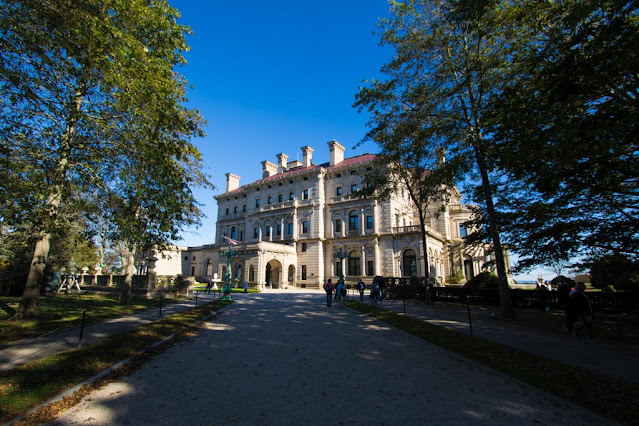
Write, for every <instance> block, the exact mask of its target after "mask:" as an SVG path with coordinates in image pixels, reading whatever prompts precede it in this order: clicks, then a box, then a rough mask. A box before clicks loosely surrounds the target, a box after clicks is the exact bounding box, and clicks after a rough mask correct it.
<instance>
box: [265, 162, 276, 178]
mask: <svg viewBox="0 0 639 426" xmlns="http://www.w3.org/2000/svg"><path fill="white" fill-rule="evenodd" d="M276 173H277V166H276V165H275V164H273V163H271V162H270V161H267V160H264V161H262V179H264V178H267V177H269V176H273V175H274V174H276Z"/></svg>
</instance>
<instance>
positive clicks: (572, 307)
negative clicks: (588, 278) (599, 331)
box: [567, 283, 593, 340]
mask: <svg viewBox="0 0 639 426" xmlns="http://www.w3.org/2000/svg"><path fill="white" fill-rule="evenodd" d="M585 291H586V284H584V283H577V284H576V285H575V291H573V292H572V293H570V300H569V303H568V305H569V308H568V315H567V321H568V330H569V331H570V334H572V335H573V336H576V337H581V335H580V333H581V331H583V330H585V331H586V337H587V338H588V339H590V340H593V339H592V305H591V304H590V299H588V296H586V293H585ZM576 322H578V323H579V326H578V327H577V328H575V327H574V326H575V323H576Z"/></svg>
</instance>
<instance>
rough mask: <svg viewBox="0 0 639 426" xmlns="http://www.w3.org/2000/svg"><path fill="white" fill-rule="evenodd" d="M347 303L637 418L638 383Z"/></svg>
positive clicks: (616, 416)
mask: <svg viewBox="0 0 639 426" xmlns="http://www.w3.org/2000/svg"><path fill="white" fill-rule="evenodd" d="M346 304H347V306H348V307H350V308H352V309H355V310H357V311H359V312H361V313H363V314H366V315H369V316H371V317H373V318H376V319H378V320H380V321H383V322H385V323H387V324H389V325H392V326H393V327H395V328H398V329H400V330H403V331H406V332H408V333H410V334H412V335H414V336H417V337H419V338H420V339H423V340H425V341H427V342H430V343H433V344H435V345H437V346H439V347H442V348H444V349H447V350H449V351H451V352H454V353H456V354H459V355H461V356H463V357H465V358H467V359H469V360H472V361H475V362H477V363H479V364H482V365H485V366H487V367H490V368H492V369H494V370H496V371H499V372H501V373H504V374H506V375H508V376H511V377H514V378H516V379H518V380H521V381H522V382H524V383H527V384H529V385H532V386H535V387H536V388H539V389H541V390H544V391H546V392H549V393H552V394H554V395H556V396H558V397H560V398H562V399H565V400H567V401H571V402H573V403H575V404H578V405H581V406H583V407H585V408H587V409H589V410H591V411H593V412H596V413H598V414H601V415H602V416H605V417H608V418H610V419H613V420H616V421H619V422H621V423H624V424H639V405H638V404H637V401H639V385H635V384H632V383H628V382H625V381H623V380H618V379H614V378H611V377H607V376H602V375H599V374H596V373H593V372H591V371H588V370H585V369H581V368H578V367H574V366H571V365H567V364H564V363H562V362H559V361H555V360H551V359H548V358H544V357H541V356H538V355H534V354H530V353H527V352H524V351H521V350H519V349H515V348H512V347H510V346H506V345H502V344H500V343H496V342H491V341H487V340H484V339H481V338H478V337H471V336H469V335H466V334H462V333H459V332H457V331H455V330H450V329H447V328H445V327H440V326H437V325H433V324H430V323H427V322H424V321H421V320H418V319H415V318H411V317H406V316H404V315H402V314H399V313H396V312H392V311H387V310H384V309H379V308H377V307H374V306H371V305H368V304H366V303H361V302H354V301H347V302H346Z"/></svg>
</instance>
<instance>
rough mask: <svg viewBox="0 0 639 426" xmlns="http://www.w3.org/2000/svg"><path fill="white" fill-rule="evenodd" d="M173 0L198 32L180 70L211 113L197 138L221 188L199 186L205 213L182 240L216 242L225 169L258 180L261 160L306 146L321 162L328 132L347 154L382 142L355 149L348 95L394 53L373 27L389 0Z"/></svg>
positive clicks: (196, 104)
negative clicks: (216, 197)
mask: <svg viewBox="0 0 639 426" xmlns="http://www.w3.org/2000/svg"><path fill="white" fill-rule="evenodd" d="M170 4H171V5H172V6H174V7H176V8H177V9H179V10H180V11H181V13H182V18H181V19H180V22H181V23H182V24H185V25H188V26H190V27H191V29H192V31H193V35H192V36H190V37H189V38H188V42H189V46H191V50H190V51H189V52H188V53H187V54H186V59H187V61H188V64H187V65H186V66H184V67H182V68H181V69H180V72H181V73H182V74H183V75H184V76H185V77H186V78H187V80H188V81H189V83H190V84H191V85H193V89H192V90H191V91H190V93H189V102H190V106H191V107H192V108H196V109H198V110H199V111H200V112H201V113H202V114H203V115H204V118H205V119H206V120H207V121H208V124H207V126H206V133H207V136H206V137H205V138H204V139H198V140H196V141H195V144H196V146H197V147H198V148H199V150H200V151H201V152H202V155H203V159H204V164H205V166H206V168H207V172H208V173H209V174H210V175H211V177H212V182H213V184H214V185H215V186H216V187H217V189H216V190H213V191H198V192H197V196H198V199H199V200H200V202H201V203H203V204H204V208H203V209H204V212H205V213H206V215H207V218H205V219H204V221H203V226H202V227H200V228H199V229H198V230H189V231H187V232H185V233H184V234H183V241H181V242H180V244H185V245H190V246H194V245H201V244H210V243H212V242H213V241H214V233H215V218H216V215H217V208H216V203H215V200H213V195H215V194H219V193H221V192H224V190H225V187H226V177H225V174H226V173H227V172H231V173H234V174H237V175H239V176H241V180H240V184H245V183H249V182H252V181H254V180H256V179H259V178H261V177H262V166H261V162H262V161H264V160H269V161H271V162H274V163H277V158H276V157H275V155H276V154H278V153H280V152H283V153H285V154H287V155H289V160H294V159H296V158H297V156H298V155H299V158H300V159H301V150H300V148H301V147H303V146H305V145H308V146H310V147H312V148H313V149H314V150H315V152H313V161H314V162H315V163H322V162H325V161H328V147H327V145H326V142H328V141H329V140H332V139H337V140H338V141H339V142H340V143H341V144H342V145H344V146H345V147H346V148H347V152H346V155H347V156H349V157H350V156H353V155H358V154H362V153H365V152H375V151H376V150H377V149H376V147H375V145H374V144H371V143H368V144H366V145H363V146H361V147H358V148H357V149H355V150H354V149H352V148H353V147H354V146H355V145H356V144H357V143H358V142H360V141H361V140H362V138H363V137H364V134H365V133H366V116H365V115H362V114H358V112H357V111H356V110H355V109H354V108H352V104H353V102H354V100H355V94H356V93H357V91H358V87H359V86H361V85H362V84H363V83H362V82H363V80H366V79H369V78H372V77H376V76H379V69H380V67H381V66H382V64H383V63H384V62H385V61H387V60H388V59H389V58H390V57H391V54H392V51H391V50H390V49H388V48H382V47H379V46H378V40H379V39H378V37H377V36H376V35H374V34H373V33H374V31H375V30H376V24H377V21H378V17H381V16H384V15H385V14H386V13H387V2H386V0H348V1H343V0H341V1H334V0H328V1H322V2H299V1H289V0H284V1H276V2H263V1H253V0H249V1H243V2H221V1H217V0H216V1H193V0H171V1H170Z"/></svg>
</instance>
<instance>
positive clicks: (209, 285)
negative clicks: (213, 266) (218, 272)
mask: <svg viewBox="0 0 639 426" xmlns="http://www.w3.org/2000/svg"><path fill="white" fill-rule="evenodd" d="M211 287H213V278H209V280H208V282H207V283H206V290H205V291H206V292H207V293H208V294H211Z"/></svg>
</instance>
